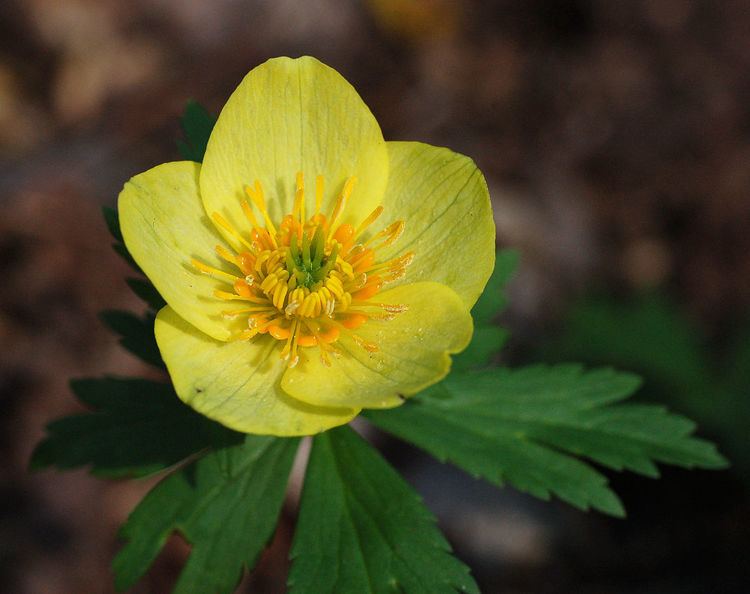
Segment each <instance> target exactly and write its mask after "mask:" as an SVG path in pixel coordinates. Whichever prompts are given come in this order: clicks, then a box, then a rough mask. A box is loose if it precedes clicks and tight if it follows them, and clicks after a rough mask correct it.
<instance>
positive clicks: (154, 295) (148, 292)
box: [125, 278, 167, 312]
mask: <svg viewBox="0 0 750 594" xmlns="http://www.w3.org/2000/svg"><path fill="white" fill-rule="evenodd" d="M125 282H126V283H128V286H129V287H130V288H131V290H132V291H133V293H135V294H136V295H138V297H140V298H141V299H143V301H145V302H146V304H147V305H148V306H149V307H150V308H151V310H152V311H154V312H158V311H159V310H160V309H161V308H162V307H164V306H165V305H166V304H167V302H166V301H164V298H163V297H162V296H161V295H159V291H157V290H156V288H155V287H154V285H152V284H151V283H150V282H149V281H147V280H143V279H140V278H129V279H126V280H125Z"/></svg>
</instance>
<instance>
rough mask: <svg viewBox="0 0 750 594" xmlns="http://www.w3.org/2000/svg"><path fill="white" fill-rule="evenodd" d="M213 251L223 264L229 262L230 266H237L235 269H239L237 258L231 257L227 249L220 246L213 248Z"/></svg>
mask: <svg viewBox="0 0 750 594" xmlns="http://www.w3.org/2000/svg"><path fill="white" fill-rule="evenodd" d="M214 251H215V252H216V255H217V256H219V258H221V259H222V260H224V261H225V262H229V263H230V264H234V265H235V266H237V268H241V265H240V260H239V258H238V257H237V256H235V255H233V254H232V253H231V252H230V251H229V250H228V249H227V248H225V247H223V246H221V245H217V246H216V247H215V248H214Z"/></svg>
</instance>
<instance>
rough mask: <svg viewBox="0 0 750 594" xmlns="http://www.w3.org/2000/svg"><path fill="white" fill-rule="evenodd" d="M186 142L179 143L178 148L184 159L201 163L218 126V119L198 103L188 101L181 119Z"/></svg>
mask: <svg viewBox="0 0 750 594" xmlns="http://www.w3.org/2000/svg"><path fill="white" fill-rule="evenodd" d="M180 124H181V125H182V130H183V132H184V133H185V141H178V142H177V148H178V150H179V151H180V155H181V156H182V158H183V159H187V160H188V161H196V162H198V163H201V162H202V161H203V155H205V153H206V146H207V145H208V139H209V137H210V136H211V131H212V130H213V129H214V125H215V124H216V117H215V116H213V115H211V114H210V113H208V111H206V109H205V108H204V107H203V106H202V105H200V104H199V103H198V102H196V101H192V100H191V101H188V102H187V104H186V105H185V112H184V113H183V115H182V118H180Z"/></svg>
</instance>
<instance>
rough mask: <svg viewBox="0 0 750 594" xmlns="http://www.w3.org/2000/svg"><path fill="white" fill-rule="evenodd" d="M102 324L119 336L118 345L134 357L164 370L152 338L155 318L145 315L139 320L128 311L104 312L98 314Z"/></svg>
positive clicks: (154, 340)
mask: <svg viewBox="0 0 750 594" xmlns="http://www.w3.org/2000/svg"><path fill="white" fill-rule="evenodd" d="M99 317H100V318H101V320H102V322H104V324H105V325H106V326H107V327H108V328H109V329H110V330H112V331H113V332H115V333H116V334H118V335H119V336H120V344H121V345H122V346H123V348H125V349H126V350H127V351H129V352H130V353H132V354H134V355H135V356H136V357H138V358H139V359H141V360H142V361H145V362H146V363H150V364H151V365H154V366H155V367H158V368H160V369H164V362H163V361H162V359H161V353H159V347H158V345H157V344H156V338H155V337H154V320H155V316H154V315H153V314H151V313H147V314H146V315H145V316H144V317H142V318H139V317H138V316H136V315H135V314H133V313H130V312H128V311H120V310H115V309H110V310H105V311H103V312H101V313H100V314H99Z"/></svg>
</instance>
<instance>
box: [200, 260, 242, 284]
mask: <svg viewBox="0 0 750 594" xmlns="http://www.w3.org/2000/svg"><path fill="white" fill-rule="evenodd" d="M190 263H191V264H192V265H193V268H197V269H198V270H200V271H201V272H202V273H203V274H211V275H213V276H219V277H221V278H224V279H227V280H228V281H229V282H232V283H233V282H234V281H236V280H237V279H238V278H239V277H237V276H235V275H234V274H229V273H228V272H225V271H224V270H220V269H218V268H214V267H213V266H209V265H208V264H204V263H203V262H201V261H200V260H196V259H195V258H191V259H190Z"/></svg>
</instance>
